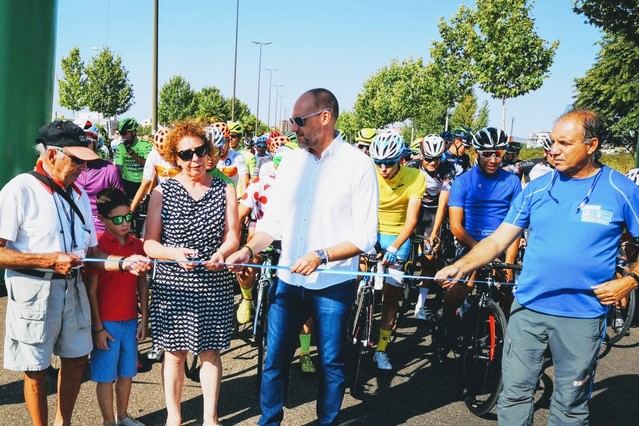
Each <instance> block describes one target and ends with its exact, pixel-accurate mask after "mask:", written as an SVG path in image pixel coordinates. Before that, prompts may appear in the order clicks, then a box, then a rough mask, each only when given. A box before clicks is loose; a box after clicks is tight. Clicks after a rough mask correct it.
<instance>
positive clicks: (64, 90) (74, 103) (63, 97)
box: [58, 47, 87, 115]
mask: <svg viewBox="0 0 639 426" xmlns="http://www.w3.org/2000/svg"><path fill="white" fill-rule="evenodd" d="M61 67H62V78H60V79H58V95H59V98H60V99H59V101H60V105H61V106H63V107H65V108H68V109H70V110H71V111H73V114H74V115H75V112H76V111H79V110H81V109H82V108H83V107H84V106H85V100H84V97H85V91H86V86H87V81H86V76H85V75H84V62H83V61H82V58H81V57H80V49H79V48H77V47H74V48H73V49H71V50H70V51H69V55H68V56H66V57H64V58H62V61H61Z"/></svg>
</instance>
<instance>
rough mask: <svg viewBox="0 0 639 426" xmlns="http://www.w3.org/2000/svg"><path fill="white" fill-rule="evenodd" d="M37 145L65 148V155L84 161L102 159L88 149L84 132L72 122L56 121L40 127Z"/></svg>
mask: <svg viewBox="0 0 639 426" xmlns="http://www.w3.org/2000/svg"><path fill="white" fill-rule="evenodd" d="M36 143H41V144H44V145H45V146H57V147H60V148H64V151H65V153H67V154H69V155H72V156H74V157H76V158H79V159H80V160H84V161H91V160H97V159H98V158H100V157H98V155H97V154H96V153H95V152H93V151H92V150H91V149H89V148H88V145H89V140H88V139H87V137H86V136H85V134H84V130H82V128H81V127H79V126H77V125H75V124H73V122H71V121H63V120H55V121H52V122H51V123H48V124H45V125H44V126H42V127H40V130H38V138H37V139H36Z"/></svg>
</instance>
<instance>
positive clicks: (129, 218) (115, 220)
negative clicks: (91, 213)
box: [107, 212, 133, 225]
mask: <svg viewBox="0 0 639 426" xmlns="http://www.w3.org/2000/svg"><path fill="white" fill-rule="evenodd" d="M107 219H109V220H110V221H111V222H113V224H114V225H122V223H123V222H124V221H125V220H126V221H127V222H129V223H131V222H133V213H131V212H129V213H127V214H124V215H119V216H111V217H107Z"/></svg>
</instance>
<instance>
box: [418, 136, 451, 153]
mask: <svg viewBox="0 0 639 426" xmlns="http://www.w3.org/2000/svg"><path fill="white" fill-rule="evenodd" d="M419 147H420V148H421V151H422V155H423V156H424V157H430V158H436V157H440V156H441V155H442V154H443V153H444V151H446V141H444V139H443V138H442V137H441V136H439V135H433V134H431V135H427V136H425V137H424V139H423V140H422V142H421V143H420V144H419Z"/></svg>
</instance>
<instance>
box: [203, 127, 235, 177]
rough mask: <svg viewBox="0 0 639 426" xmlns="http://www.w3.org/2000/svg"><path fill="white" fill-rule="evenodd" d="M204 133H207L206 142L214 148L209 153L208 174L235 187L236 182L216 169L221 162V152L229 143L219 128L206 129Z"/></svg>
mask: <svg viewBox="0 0 639 426" xmlns="http://www.w3.org/2000/svg"><path fill="white" fill-rule="evenodd" d="M204 132H205V133H206V140H207V141H209V142H211V145H212V146H213V149H212V150H211V152H210V153H209V159H208V161H207V163H206V173H207V174H208V175H210V176H213V177H214V178H215V177H216V178H219V179H221V180H223V181H224V182H225V183H230V184H231V185H233V186H235V182H233V181H232V180H231V178H230V177H228V176H226V175H225V174H224V173H223V172H222V171H221V170H220V169H219V168H217V167H216V164H219V162H220V152H221V151H222V150H223V149H224V148H225V147H226V146H228V142H227V141H226V138H225V137H224V134H223V133H222V132H221V131H220V129H219V127H215V126H208V127H205V128H204Z"/></svg>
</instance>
